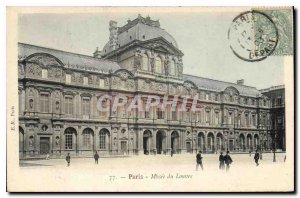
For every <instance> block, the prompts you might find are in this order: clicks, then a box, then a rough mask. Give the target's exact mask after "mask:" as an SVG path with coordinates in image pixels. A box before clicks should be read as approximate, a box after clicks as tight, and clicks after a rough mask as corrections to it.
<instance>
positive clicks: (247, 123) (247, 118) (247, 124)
mask: <svg viewBox="0 0 300 198" xmlns="http://www.w3.org/2000/svg"><path fill="white" fill-rule="evenodd" d="M245 119H246V126H249V116H248V114H246V115H245Z"/></svg>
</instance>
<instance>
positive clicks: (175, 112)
mask: <svg viewBox="0 0 300 198" xmlns="http://www.w3.org/2000/svg"><path fill="white" fill-rule="evenodd" d="M172 120H174V121H177V111H172Z"/></svg>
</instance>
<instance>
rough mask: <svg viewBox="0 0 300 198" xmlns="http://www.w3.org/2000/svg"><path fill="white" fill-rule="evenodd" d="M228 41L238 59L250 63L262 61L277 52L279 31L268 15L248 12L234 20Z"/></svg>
mask: <svg viewBox="0 0 300 198" xmlns="http://www.w3.org/2000/svg"><path fill="white" fill-rule="evenodd" d="M228 39H229V42H230V48H231V49H232V51H233V53H234V54H235V55H236V56H237V57H239V58H240V59H242V60H245V61H250V62H254V61H261V60H263V59H265V58H267V57H268V56H269V55H270V54H272V52H273V51H274V50H275V48H276V46H277V42H278V30H277V28H276V25H275V24H274V22H273V21H272V19H271V18H270V17H269V16H267V15H266V14H264V13H262V12H258V11H247V12H243V13H241V14H240V15H238V16H237V17H235V18H234V19H233V21H232V24H231V26H230V28H229V31H228Z"/></svg>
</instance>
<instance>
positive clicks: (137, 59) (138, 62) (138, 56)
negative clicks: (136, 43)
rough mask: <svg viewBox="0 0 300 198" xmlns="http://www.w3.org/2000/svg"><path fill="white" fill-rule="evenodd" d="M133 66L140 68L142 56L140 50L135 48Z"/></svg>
mask: <svg viewBox="0 0 300 198" xmlns="http://www.w3.org/2000/svg"><path fill="white" fill-rule="evenodd" d="M134 68H135V69H141V68H142V56H141V50H139V49H137V50H136V51H135V54H134Z"/></svg>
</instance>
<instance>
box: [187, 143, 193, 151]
mask: <svg viewBox="0 0 300 198" xmlns="http://www.w3.org/2000/svg"><path fill="white" fill-rule="evenodd" d="M186 150H187V152H188V153H193V151H192V143H191V142H186Z"/></svg>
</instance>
